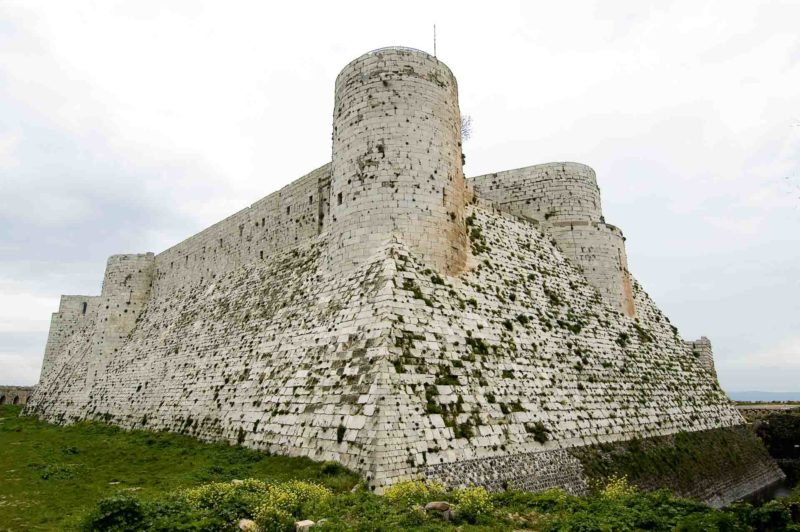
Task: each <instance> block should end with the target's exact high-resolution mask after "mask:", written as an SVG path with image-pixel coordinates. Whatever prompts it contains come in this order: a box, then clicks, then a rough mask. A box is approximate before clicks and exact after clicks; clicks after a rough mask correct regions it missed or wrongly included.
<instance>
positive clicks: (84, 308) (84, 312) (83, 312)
mask: <svg viewBox="0 0 800 532" xmlns="http://www.w3.org/2000/svg"><path fill="white" fill-rule="evenodd" d="M81 313H82V314H86V301H84V302H83V310H82V311H81Z"/></svg>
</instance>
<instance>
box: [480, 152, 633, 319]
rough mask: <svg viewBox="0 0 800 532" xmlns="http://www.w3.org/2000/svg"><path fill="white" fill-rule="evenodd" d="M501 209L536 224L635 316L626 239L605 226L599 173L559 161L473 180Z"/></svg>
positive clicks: (599, 287) (612, 301) (605, 294)
mask: <svg viewBox="0 0 800 532" xmlns="http://www.w3.org/2000/svg"><path fill="white" fill-rule="evenodd" d="M469 183H470V184H471V185H472V187H473V188H474V190H475V193H476V194H477V195H478V196H480V197H483V198H486V199H489V200H491V201H492V202H493V203H494V204H495V205H496V206H497V208H499V209H500V210H502V211H505V212H508V213H510V214H514V215H517V216H521V217H523V218H527V219H529V220H535V221H537V222H538V223H539V224H540V225H541V226H542V227H544V228H545V229H547V230H548V232H549V233H550V234H551V235H552V237H553V239H554V240H555V241H556V244H557V245H558V247H559V249H560V250H561V251H562V252H563V253H565V254H566V255H567V257H569V258H570V259H571V260H572V261H574V262H575V263H576V265H577V266H579V267H580V268H581V270H582V271H583V273H584V275H585V276H586V278H587V280H588V281H589V282H590V283H591V284H592V285H593V286H594V287H595V288H596V289H597V290H598V291H599V292H600V293H601V294H602V295H603V297H604V298H605V299H606V301H607V302H609V303H610V304H611V305H612V306H614V307H615V308H617V309H618V310H619V311H621V312H624V313H625V314H626V315H627V316H634V315H635V313H636V311H635V308H634V304H633V295H632V293H631V279H630V274H629V273H628V258H627V254H626V253H625V237H624V236H623V235H622V231H620V230H619V228H617V227H614V226H613V225H609V224H606V223H605V219H604V218H603V211H602V207H601V204H600V189H599V188H598V187H597V179H596V176H595V172H594V170H592V169H591V168H590V167H588V166H586V165H584V164H580V163H572V162H558V163H547V164H539V165H535V166H528V167H525V168H517V169H515V170H506V171H503V172H497V173H492V174H486V175H482V176H476V177H471V178H470V179H469Z"/></svg>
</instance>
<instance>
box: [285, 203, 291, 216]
mask: <svg viewBox="0 0 800 532" xmlns="http://www.w3.org/2000/svg"><path fill="white" fill-rule="evenodd" d="M291 209H292V208H291V207H290V206H289V205H287V206H286V214H289V212H291Z"/></svg>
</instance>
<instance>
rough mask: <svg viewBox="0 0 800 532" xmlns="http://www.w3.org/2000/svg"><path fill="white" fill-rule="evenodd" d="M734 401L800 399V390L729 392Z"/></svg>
mask: <svg viewBox="0 0 800 532" xmlns="http://www.w3.org/2000/svg"><path fill="white" fill-rule="evenodd" d="M728 395H729V396H730V398H731V399H733V400H734V401H800V392H757V391H750V392H728Z"/></svg>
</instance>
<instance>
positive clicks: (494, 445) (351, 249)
mask: <svg viewBox="0 0 800 532" xmlns="http://www.w3.org/2000/svg"><path fill="white" fill-rule="evenodd" d="M336 95H337V100H336V107H335V116H334V128H335V129H334V153H333V163H332V165H325V166H323V167H321V168H319V169H317V170H315V171H313V172H311V173H310V174H308V175H306V176H304V177H303V178H301V179H299V180H298V181H295V182H294V183H292V184H290V185H288V186H287V187H284V188H283V189H282V190H280V191H278V192H276V193H274V194H272V195H270V196H268V197H267V198H264V199H263V200H261V201H259V202H257V203H255V204H254V205H252V206H251V207H248V208H246V209H244V210H242V211H240V212H239V213H236V214H234V215H233V216H231V217H229V218H227V219H226V220H223V221H222V222H220V223H218V224H216V225H214V226H212V227H211V228H209V229H207V230H205V231H203V232H201V233H199V234H198V235H195V236H193V237H191V238H189V239H188V240H186V241H184V242H182V243H180V244H178V245H176V246H174V247H172V248H170V249H168V250H167V251H165V252H163V253H160V254H158V255H153V254H142V255H122V256H115V257H112V258H111V259H109V263H108V267H107V271H106V276H105V279H104V282H103V288H102V292H101V295H100V296H93V297H88V296H64V298H62V303H61V307H60V310H59V312H58V313H56V314H55V315H54V317H53V322H52V326H51V332H50V339H49V341H48V345H47V349H46V356H45V363H44V366H43V371H42V376H41V380H40V384H39V386H38V389H37V392H36V393H35V394H34V396H33V398H32V400H31V402H30V403H29V405H28V407H27V409H26V412H27V413H30V414H35V415H39V416H41V417H43V418H45V419H48V420H53V421H58V422H64V423H69V422H74V421H77V420H81V419H101V420H105V421H108V422H112V423H116V424H118V425H121V426H124V427H136V428H147V429H152V430H170V431H175V432H182V433H187V434H191V435H193V436H196V437H198V438H201V439H204V440H223V441H228V442H231V443H239V444H242V445H246V446H248V447H252V448H256V449H264V450H268V451H270V452H273V453H281V454H287V455H302V456H308V457H311V458H314V459H317V460H337V461H339V462H341V463H343V464H344V465H346V466H347V467H350V468H352V469H354V470H356V471H359V472H360V473H362V474H363V475H364V477H365V478H366V479H367V481H368V482H369V484H370V485H371V486H372V487H374V488H375V489H376V490H378V491H381V490H382V489H384V488H385V487H386V486H388V485H390V484H393V483H396V482H398V481H402V480H406V479H413V478H421V477H428V478H433V479H440V480H442V481H444V482H445V483H447V484H448V485H463V484H467V483H470V484H482V485H486V486H488V487H489V488H492V489H502V488H504V487H507V486H514V487H518V488H525V489H544V488H547V487H555V486H560V487H563V488H565V489H567V490H569V491H571V492H574V493H580V492H582V491H583V490H585V482H584V478H583V474H582V470H581V465H580V463H579V462H578V461H577V460H576V459H574V457H572V456H571V455H570V454H569V453H568V452H567V449H570V448H573V447H578V446H585V445H588V444H591V443H596V442H613V441H622V440H628V439H631V438H634V437H640V438H646V437H650V436H658V435H664V434H672V433H676V432H679V431H698V430H703V429H710V428H717V427H728V426H733V425H738V424H741V423H743V419H742V417H741V416H740V415H739V413H738V412H737V411H736V409H735V408H733V407H732V406H731V404H730V402H729V401H728V399H727V397H726V396H725V394H724V393H723V392H722V390H721V389H720V388H719V385H718V383H717V381H716V378H715V377H714V376H713V375H712V374H710V373H709V372H708V371H706V370H705V369H704V367H703V364H701V361H700V360H699V359H698V357H695V356H693V355H692V353H691V350H690V349H688V348H687V346H686V345H685V344H684V342H683V340H682V339H681V338H680V336H679V335H678V333H677V330H676V329H675V328H674V327H672V326H671V325H670V324H669V320H668V319H667V318H666V316H664V315H663V314H662V313H661V312H660V311H659V310H658V308H657V307H656V306H655V304H654V303H653V302H652V301H651V300H650V298H649V297H648V296H647V294H646V293H645V292H644V290H643V289H642V288H641V286H640V285H639V284H638V283H637V282H636V281H635V279H634V278H633V277H632V276H631V275H630V273H629V272H628V271H627V264H626V260H625V258H624V239H623V238H622V233H621V232H619V230H618V229H616V228H614V227H613V226H608V225H606V224H605V222H604V220H603V219H602V214H601V209H600V197H599V192H598V190H597V186H596V183H595V177H594V172H593V171H592V170H591V169H590V168H588V167H585V166H583V165H576V164H574V163H553V164H551V165H544V168H540V167H531V168H530V169H522V170H519V171H512V172H511V173H510V174H508V175H507V176H506V177H507V178H508V179H509V183H508V184H507V185H508V186H506V185H504V184H503V183H500V182H499V181H498V180H499V179H500V177H491V178H486V177H485V176H484V178H475V179H474V180H473V186H472V187H470V186H467V185H466V184H465V183H464V179H463V173H462V169H461V153H460V138H459V132H458V127H457V125H458V120H457V119H458V115H459V113H458V102H457V90H456V82H455V79H454V78H453V77H452V74H451V73H450V72H449V70H448V69H447V67H446V66H444V65H443V64H442V63H441V62H439V61H438V60H436V59H435V58H433V57H431V56H428V55H427V54H425V53H423V52H418V51H412V50H407V49H389V50H382V51H378V52H373V53H371V54H367V55H365V56H363V57H361V58H359V59H357V60H355V61H354V62H352V63H351V64H350V65H348V66H347V67H346V68H345V70H344V71H343V73H342V75H341V76H340V77H339V79H338V80H337V87H336ZM498 176H500V174H498ZM518 178H519V179H518ZM539 180H541V181H542V182H541V183H540V182H539ZM528 187H530V188H531V190H533V191H534V192H530V191H528V192H526V189H527V188H528ZM471 188H472V189H474V190H471ZM340 195H341V198H340ZM509 198H510V199H509ZM528 202H530V203H528ZM526 205H534V207H527V206H526ZM553 206H555V207H553ZM551 207H553V208H555V211H556V212H555V213H553V214H550V212H551V211H550V210H547V209H550V208H551ZM543 209H544V211H543ZM542 212H543V213H542ZM537 213H538V214H537ZM535 222H538V223H535ZM581 224H583V225H581ZM467 235H468V236H467ZM762 480H763V479H762Z"/></svg>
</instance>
